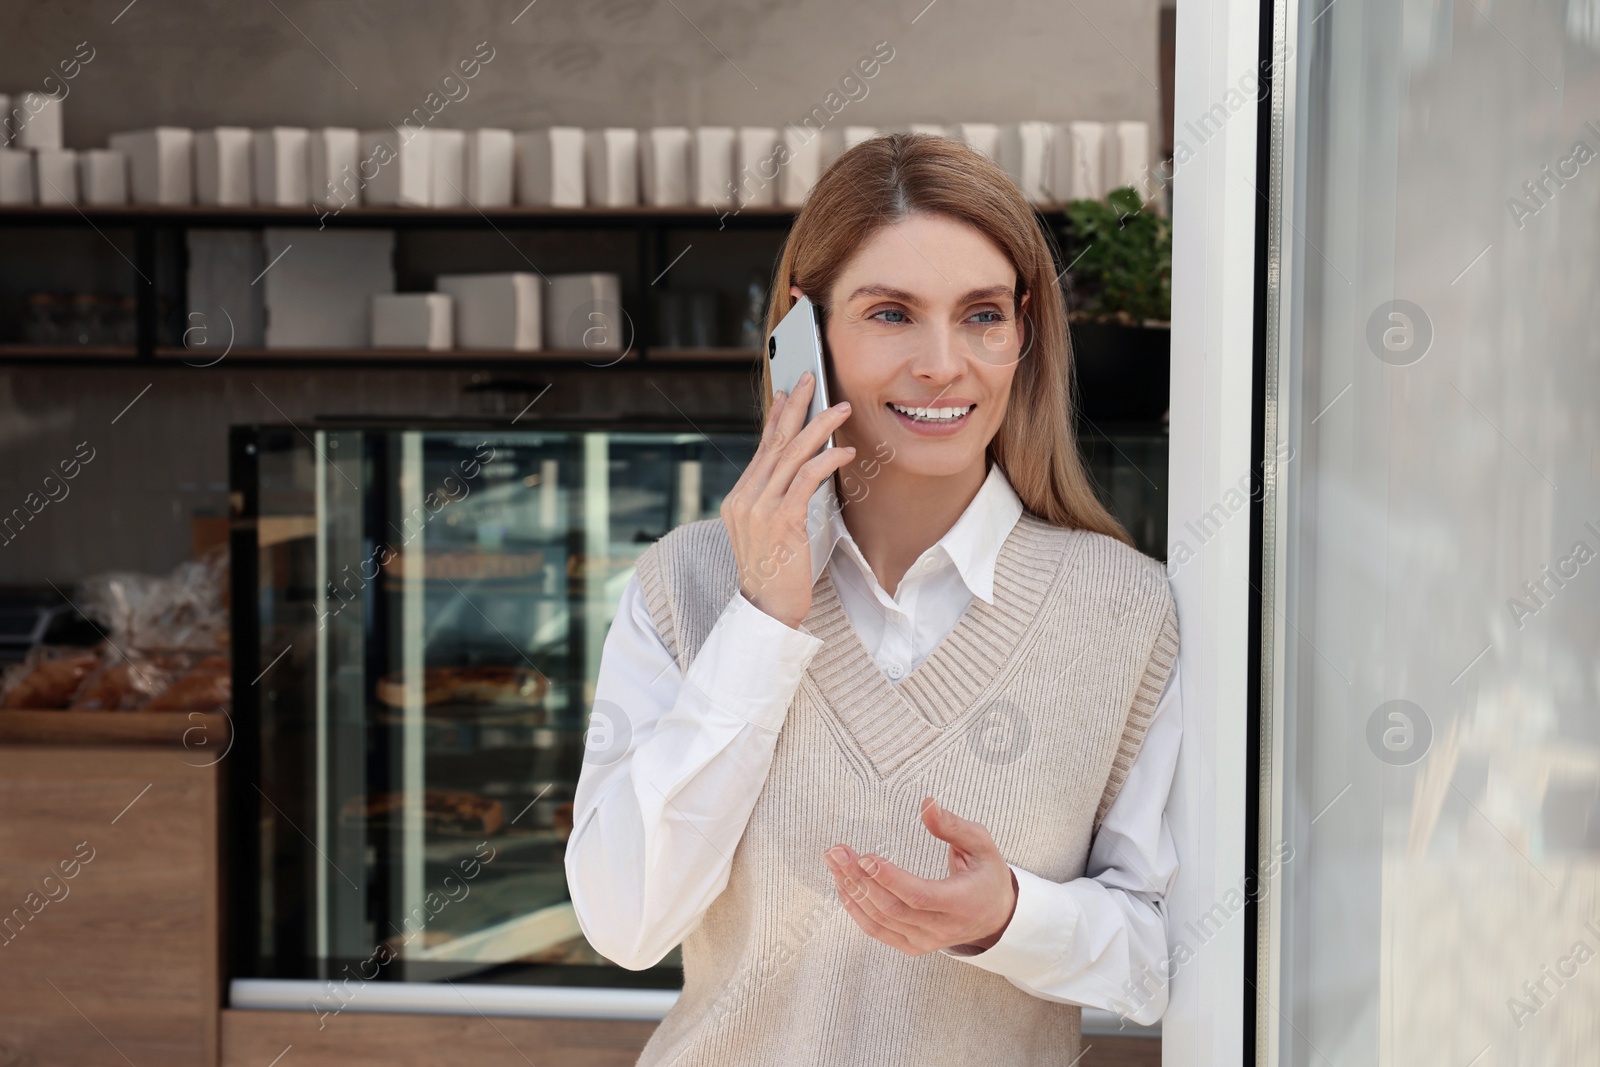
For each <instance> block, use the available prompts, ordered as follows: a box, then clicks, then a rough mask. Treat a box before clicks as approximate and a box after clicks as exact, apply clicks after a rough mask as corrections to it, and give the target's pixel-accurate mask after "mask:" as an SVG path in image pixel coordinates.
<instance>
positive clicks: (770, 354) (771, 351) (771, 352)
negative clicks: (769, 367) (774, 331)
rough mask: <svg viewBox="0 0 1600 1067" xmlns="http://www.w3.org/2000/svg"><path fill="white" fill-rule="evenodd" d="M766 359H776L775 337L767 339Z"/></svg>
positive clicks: (776, 342) (776, 343)
mask: <svg viewBox="0 0 1600 1067" xmlns="http://www.w3.org/2000/svg"><path fill="white" fill-rule="evenodd" d="M767 358H768V359H777V358H778V339H777V338H776V337H769V338H767Z"/></svg>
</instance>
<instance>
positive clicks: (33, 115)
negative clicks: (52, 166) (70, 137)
mask: <svg viewBox="0 0 1600 1067" xmlns="http://www.w3.org/2000/svg"><path fill="white" fill-rule="evenodd" d="M63 100H65V97H62V98H61V99H57V98H56V97H53V96H50V95H48V94H46V93H23V94H22V95H21V96H18V97H16V98H15V99H13V100H12V102H11V107H10V108H9V109H7V111H6V112H5V114H6V116H7V117H8V118H9V119H10V120H11V130H12V132H13V134H14V140H13V147H16V148H38V149H49V150H54V149H59V148H61V147H62V145H63V144H64V143H65V142H63V141H62V139H61V106H62V102H63ZM19 114H20V115H21V125H20V126H19V125H18V123H17V117H18V115H19Z"/></svg>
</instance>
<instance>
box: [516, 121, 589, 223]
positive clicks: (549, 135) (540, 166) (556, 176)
mask: <svg viewBox="0 0 1600 1067" xmlns="http://www.w3.org/2000/svg"><path fill="white" fill-rule="evenodd" d="M514 140H515V144H516V153H517V165H516V170H517V203H519V204H529V205H535V206H542V207H582V206H583V204H584V197H585V193H586V191H587V182H586V180H585V177H584V164H585V156H586V155H587V152H588V147H587V139H586V138H585V136H584V132H583V130H582V129H581V128H580V127H577V126H546V127H543V128H541V129H537V130H524V131H522V132H520V133H518V134H517V135H516V137H515V138H514Z"/></svg>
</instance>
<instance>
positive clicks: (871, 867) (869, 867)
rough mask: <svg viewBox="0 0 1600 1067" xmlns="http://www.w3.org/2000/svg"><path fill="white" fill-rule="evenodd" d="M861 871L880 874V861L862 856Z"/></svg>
mask: <svg viewBox="0 0 1600 1067" xmlns="http://www.w3.org/2000/svg"><path fill="white" fill-rule="evenodd" d="M861 869H862V870H863V871H866V872H867V873H868V874H877V873H878V861H877V860H875V859H873V858H872V857H871V856H862V857H861Z"/></svg>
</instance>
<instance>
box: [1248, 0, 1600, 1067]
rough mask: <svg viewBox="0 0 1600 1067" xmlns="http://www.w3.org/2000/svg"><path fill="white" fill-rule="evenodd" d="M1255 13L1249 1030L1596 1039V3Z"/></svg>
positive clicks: (1437, 1050) (1409, 1066) (1494, 1062)
mask: <svg viewBox="0 0 1600 1067" xmlns="http://www.w3.org/2000/svg"><path fill="white" fill-rule="evenodd" d="M1274 30H1275V52H1276V55H1277V56H1278V57H1279V58H1280V60H1284V59H1287V62H1284V63H1283V65H1282V68H1281V69H1282V70H1283V71H1284V73H1285V77H1284V78H1283V79H1281V80H1280V81H1279V82H1278V84H1276V85H1275V86H1274V98H1273V102H1272V103H1273V112H1272V114H1273V120H1272V125H1271V128H1270V130H1269V129H1267V128H1266V127H1263V128H1262V130H1261V135H1262V136H1263V137H1270V138H1271V141H1270V143H1269V144H1268V145H1267V151H1268V152H1269V153H1270V159H1271V181H1270V189H1269V190H1268V191H1267V192H1269V193H1270V199H1271V212H1270V217H1269V220H1268V231H1269V232H1268V234H1267V235H1266V239H1267V241H1268V242H1269V248H1268V253H1267V254H1268V257H1269V258H1268V264H1269V266H1268V269H1267V272H1266V277H1267V286H1268V288H1267V304H1266V316H1267V319H1266V327H1267V337H1266V365H1265V375H1266V398H1265V399H1266V405H1267V406H1266V421H1265V434H1264V438H1265V448H1266V450H1268V451H1269V452H1270V451H1273V450H1277V451H1278V453H1279V455H1280V456H1284V457H1292V458H1288V459H1286V460H1284V461H1280V462H1279V463H1278V464H1277V465H1276V468H1275V476H1274V477H1273V478H1272V479H1270V480H1269V482H1268V492H1267V495H1266V499H1265V504H1264V507H1265V525H1264V540H1263V546H1262V555H1263V561H1262V562H1263V565H1262V569H1261V572H1260V574H1259V582H1260V588H1261V593H1262V607H1261V612H1260V619H1261V632H1262V634H1263V640H1262V649H1261V653H1262V656H1261V658H1262V673H1261V678H1260V681H1261V693H1262V708H1263V715H1262V720H1261V757H1262V778H1261V783H1262V785H1261V790H1260V796H1259V801H1260V804H1259V808H1258V813H1259V826H1260V837H1259V841H1258V842H1257V855H1258V869H1259V871H1260V873H1261V883H1260V885H1261V890H1260V893H1261V895H1260V899H1259V910H1258V918H1259V920H1260V925H1259V941H1258V952H1257V958H1256V960H1255V961H1254V969H1255V973H1254V974H1253V975H1251V976H1250V977H1251V979H1252V980H1251V981H1250V990H1251V993H1250V995H1251V996H1253V998H1254V999H1255V1001H1256V1011H1255V1019H1256V1024H1257V1025H1256V1052H1257V1056H1256V1060H1257V1062H1259V1063H1263V1064H1282V1065H1285V1067H1287V1065H1297V1067H1298V1065H1307V1067H1310V1065H1317V1067H1345V1065H1351V1067H1354V1065H1358V1064H1359V1065H1363V1067H1365V1065H1369V1064H1374V1063H1376V1064H1394V1065H1397V1067H1398V1065H1405V1067H1419V1065H1428V1064H1440V1065H1450V1067H1498V1065H1510V1064H1518V1065H1523V1064H1526V1065H1533V1064H1551V1065H1555V1064H1563V1065H1565V1064H1577V1063H1592V1062H1594V1061H1595V1057H1596V1055H1597V1053H1596V1050H1597V1049H1600V1011H1597V1005H1600V666H1597V664H1600V656H1597V654H1596V653H1597V649H1600V305H1597V302H1596V299H1595V295H1596V293H1600V162H1597V161H1596V159H1597V156H1600V6H1597V5H1596V4H1594V3H1593V2H1590V0H1568V2H1565V3H1546V2H1534V0H1497V2H1494V3H1490V2H1488V0H1335V2H1332V3H1330V2H1328V0H1307V2H1305V3H1293V2H1286V3H1280V4H1278V5H1277V10H1276V24H1275V26H1274ZM1263 195H1267V193H1264V194H1263Z"/></svg>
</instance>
